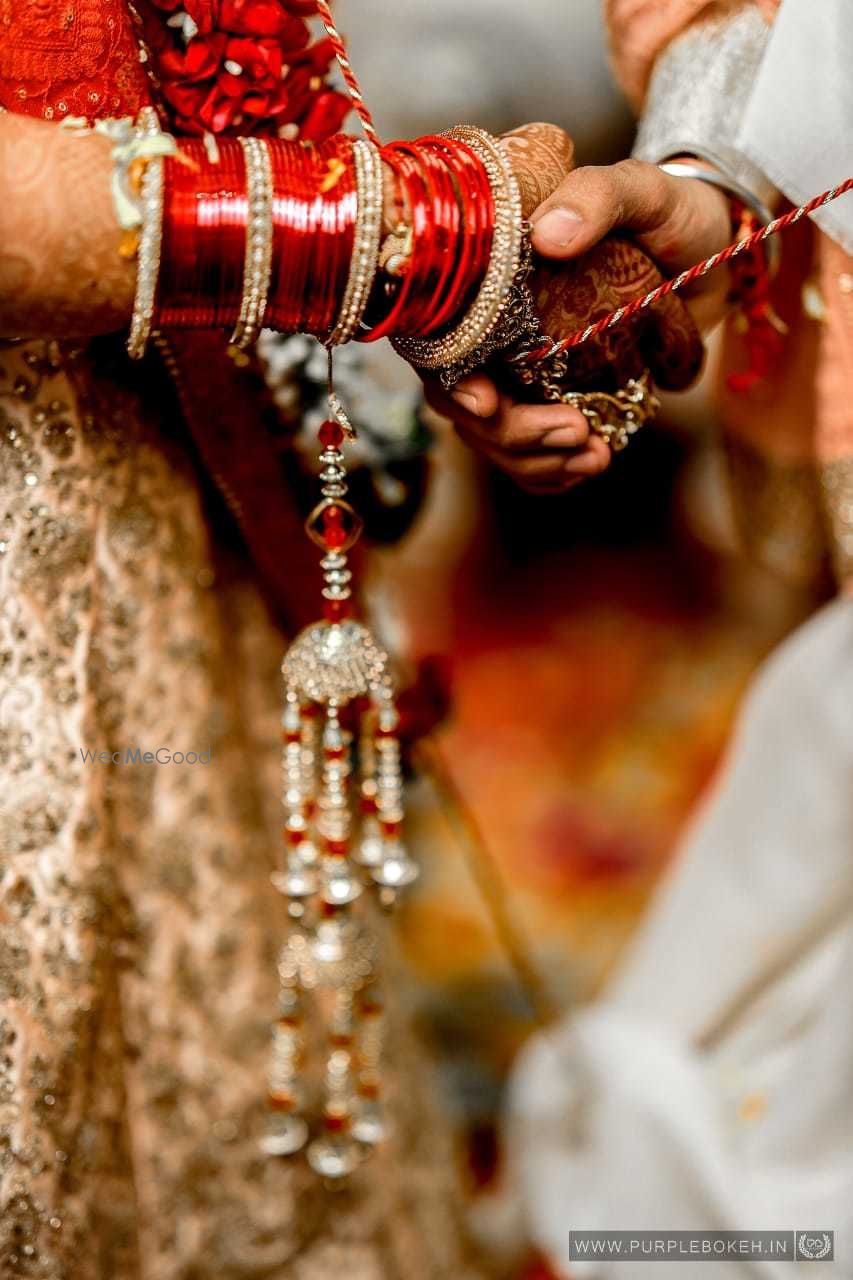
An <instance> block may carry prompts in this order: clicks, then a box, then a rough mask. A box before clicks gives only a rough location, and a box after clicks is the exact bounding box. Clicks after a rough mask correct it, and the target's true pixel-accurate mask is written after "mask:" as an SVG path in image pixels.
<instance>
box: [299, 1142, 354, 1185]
mask: <svg viewBox="0 0 853 1280" xmlns="http://www.w3.org/2000/svg"><path fill="white" fill-rule="evenodd" d="M308 1163H309V1164H310V1166H311V1168H312V1169H313V1170H314V1172H315V1173H316V1174H318V1175H319V1176H320V1177H321V1178H346V1177H347V1176H348V1175H349V1174H351V1173H354V1172H355V1170H356V1169H357V1168H358V1166H359V1164H360V1163H361V1151H360V1150H359V1146H358V1143H357V1142H356V1141H355V1140H354V1139H353V1138H350V1137H345V1136H341V1135H337V1134H336V1135H329V1136H328V1137H323V1138H316V1139H315V1141H314V1142H312V1143H311V1145H310V1147H309V1148H308Z"/></svg>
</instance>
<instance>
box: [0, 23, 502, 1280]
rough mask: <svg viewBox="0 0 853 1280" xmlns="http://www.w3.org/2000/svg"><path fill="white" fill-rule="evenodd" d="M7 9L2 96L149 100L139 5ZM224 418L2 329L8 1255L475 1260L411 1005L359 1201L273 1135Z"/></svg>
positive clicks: (291, 573)
mask: <svg viewBox="0 0 853 1280" xmlns="http://www.w3.org/2000/svg"><path fill="white" fill-rule="evenodd" d="M0 11H2V13H3V21H4V24H5V26H6V28H7V29H11V37H8V36H7V37H4V49H3V52H2V54H0V91H2V92H0V101H2V102H3V103H4V105H5V106H7V107H8V108H9V109H24V110H28V111H30V113H31V114H36V115H42V116H44V117H47V118H56V116H57V115H62V114H63V112H70V113H72V114H73V113H74V112H75V111H77V112H80V111H81V108H82V109H83V110H85V103H86V102H87V101H88V102H89V103H90V104H91V103H93V102H99V103H102V104H103V106H104V109H105V110H106V111H107V113H110V112H112V113H117V112H116V108H117V107H120V106H122V105H123V106H125V107H127V108H128V109H130V110H133V109H135V107H136V106H138V105H139V100H140V99H141V98H142V97H144V76H143V80H142V86H143V87H142V88H140V79H139V78H140V75H141V74H142V73H141V70H140V65H139V62H138V59H137V57H136V46H135V43H134V41H133V38H132V34H131V29H130V19H129V17H128V14H127V13H126V11H125V9H124V6H123V5H122V4H120V3H118V2H117V0H115V2H111V3H110V4H107V5H105V4H98V3H95V0H85V2H82V0H81V3H80V4H79V5H78V6H77V7H76V8H74V9H68V10H67V11H66V10H65V9H64V7H63V6H60V5H50V4H48V5H44V4H42V5H40V6H34V5H33V6H23V7H22V9H21V10H15V12H13V11H12V10H11V9H10V11H9V12H6V7H5V6H0ZM16 15H17V16H16ZM15 22H17V23H18V26H17V28H16V27H15ZM10 24H11V28H10ZM16 41H17V43H16ZM16 59H17V62H16ZM51 67H52V68H53V70H54V73H55V74H53V75H52V76H51V75H49V74H48V72H49V71H50V69H51ZM22 68H25V69H24V70H22ZM93 86H97V87H93ZM92 94H95V95H96V97H95V98H94V99H93V98H92V97H91V95H92ZM215 425H216V424H215V423H214V422H213V421H211V423H210V435H209V436H208V437H207V438H206V442H205V441H202V442H201V443H199V441H198V439H196V440H194V439H193V438H192V435H191V434H190V432H189V431H187V429H186V428H185V426H184V424H183V421H182V419H181V415H180V414H179V413H178V411H177V409H176V407H175V400H174V397H173V395H172V392H171V391H170V390H169V389H168V380H167V379H164V380H163V383H162V385H161V382H160V381H158V379H157V377H153V376H152V372H151V369H147V370H144V371H143V373H142V375H139V374H135V375H134V374H132V373H131V371H130V369H129V366H128V364H127V362H126V360H125V358H124V355H123V352H121V349H120V343H114V342H113V341H112V340H110V339H98V340H96V341H94V342H92V343H88V344H86V343H83V344H81V343H77V344H74V343H70V342H65V341H62V335H58V337H57V339H56V340H54V339H52V338H45V339H43V340H41V339H40V340H37V341H36V340H27V341H4V342H2V343H0V592H2V594H1V595H0V769H2V775H1V776H0V833H2V835H1V838H0V889H2V898H0V1275H2V1276H3V1277H12V1276H15V1277H19V1276H20V1277H24V1276H26V1277H39V1278H44V1280H72V1278H73V1280H142V1278H144V1280H179V1278H180V1280H203V1278H204V1277H210V1278H211V1280H213V1277H216V1280H229V1278H230V1280H237V1278H238V1277H240V1278H242V1277H258V1278H260V1277H265V1278H269V1280H284V1278H287V1280H291V1278H292V1280H315V1278H316V1280H326V1278H327V1277H330V1276H332V1275H336V1274H338V1273H341V1272H344V1271H345V1272H346V1274H347V1275H348V1276H349V1277H351V1278H352V1280H386V1278H389V1277H401V1278H402V1277H405V1280H419V1278H421V1277H423V1280H438V1278H444V1277H451V1276H452V1277H453V1278H454V1280H457V1278H458V1280H462V1278H463V1277H467V1276H473V1275H475V1274H480V1272H479V1270H478V1269H477V1267H476V1265H475V1264H474V1263H473V1262H471V1260H470V1259H469V1258H468V1256H467V1254H466V1246H465V1244H464V1241H463V1235H462V1232H461V1230H460V1222H459V1212H458V1201H457V1196H456V1193H455V1187H454V1183H453V1173H452V1156H451V1153H450V1151H449V1149H448V1148H447V1146H446V1144H445V1141H444V1136H443V1132H442V1128H441V1125H440V1123H438V1124H437V1123H436V1120H435V1117H434V1115H433V1113H432V1110H431V1107H432V1103H431V1100H430V1099H429V1097H428V1096H427V1094H428V1088H427V1085H426V1081H425V1078H424V1067H423V1063H422V1062H421V1061H417V1062H415V1061H413V1060H414V1058H415V1056H416V1047H415V1044H414V1042H413V1041H412V1040H411V1038H410V1035H409V1033H408V1032H407V1031H406V1030H405V1029H404V1026H403V1018H402V1015H401V1014H400V1011H399V1010H397V1011H395V1010H394V1008H393V1007H392V1008H391V1010H390V1011H389V1012H390V1017H389V1021H390V1024H391V1025H390V1038H391V1046H390V1055H389V1056H390V1059H391V1063H392V1066H391V1070H390V1072H389V1074H390V1077H391V1078H390V1082H389V1083H390V1095H391V1096H390V1100H389V1101H390V1112H391V1116H392V1122H393V1134H392V1137H391V1138H390V1140H389V1142H388V1144H387V1146H386V1147H385V1148H384V1149H383V1150H382V1151H381V1152H380V1153H377V1154H376V1155H375V1156H374V1157H373V1158H372V1159H371V1160H370V1161H369V1162H367V1163H366V1165H365V1166H364V1168H363V1169H362V1170H361V1171H360V1172H359V1173H358V1174H357V1175H356V1176H355V1177H354V1178H353V1180H352V1182H351V1184H350V1185H349V1186H348V1187H347V1188H346V1189H345V1190H342V1191H340V1192H338V1193H337V1194H329V1193H328V1191H326V1190H325V1189H324V1188H323V1187H322V1186H321V1185H320V1184H319V1183H318V1181H317V1179H316V1178H315V1177H314V1175H313V1174H310V1173H309V1172H308V1170H307V1167H306V1166H305V1164H304V1162H302V1161H299V1160H297V1161H295V1162H293V1163H288V1162H285V1161H277V1160H274V1159H270V1158H269V1157H266V1156H264V1155H262V1154H261V1152H260V1149H259V1146H258V1137H259V1135H260V1133H261V1132H262V1124H263V1118H264V1109H263V1089H264V1080H265V1072H266V1066H267V1053H268V1044H269V1019H270V1016H271V1014H272V1013H274V1010H275V1007H276V996H277V975H276V965H275V958H276V952H277V948H278V946H279V944H280V942H281V939H282V935H283V930H284V923H285V915H284V911H283V908H282V904H281V900H280V898H279V897H278V895H277V894H276V893H275V892H274V890H272V888H271V886H270V883H269V877H270V872H271V871H272V870H273V869H274V865H275V858H276V852H277V848H278V843H279V840H280V831H279V828H280V808H279V790H280V776H279V770H280V748H279V709H280V674H279V663H280V660H281V654H282V651H283V647H284V644H285V637H284V634H283V631H282V629H281V627H280V626H279V625H278V624H277V623H276V622H275V621H274V620H273V616H274V615H273V611H272V610H271V609H270V607H269V601H270V600H271V599H272V600H275V591H274V590H272V591H270V590H267V591H266V592H265V593H262V589H261V585H260V575H259V573H258V570H257V565H256V564H255V563H253V561H252V558H251V557H250V556H249V555H248V554H247V552H246V551H245V550H244V547H243V543H242V541H241V540H240V539H239V538H237V537H235V536H234V532H233V530H232V529H231V526H230V524H229V521H228V519H227V518H226V516H225V514H223V512H224V507H223V504H222V496H221V492H220V491H219V490H218V489H217V486H216V485H214V484H213V483H212V481H211V480H210V478H209V476H208V473H207V471H206V469H205V468H204V467H203V466H202V465H201V462H200V458H199V452H201V453H202V454H205V450H206V449H212V450H213V453H214V454H216V456H218V457H220V458H221V457H222V456H223V453H222V441H221V440H220V442H219V445H218V446H217V445H216V443H215V430H214V427H215ZM242 425H243V424H242V423H241V426H242ZM246 438H249V437H244V438H243V443H242V444H241V449H242V452H243V454H247V455H251V453H252V451H251V450H249V449H246V447H245V439H246ZM232 443H233V441H232ZM217 448H218V449H219V453H218V454H217ZM260 448H261V442H260V439H259V440H258V449H259V450H260ZM225 452H226V453H227V447H226V448H225ZM261 452H262V451H261ZM232 453H233V450H232ZM205 461H207V462H210V461H211V458H210V456H206V457H205ZM261 465H263V464H261ZM219 478H220V479H221V477H219ZM245 479H246V477H245V475H244V476H243V480H242V481H241V483H243V487H244V489H245ZM238 480H239V476H238ZM222 488H223V489H224V490H225V491H226V492H227V493H231V492H232V491H231V490H230V489H229V488H228V486H227V485H225V486H222ZM282 501H283V500H279V501H277V503H276V506H277V507H281V506H282ZM235 505H236V504H235ZM256 514H257V513H256ZM279 516H280V517H281V518H282V519H284V521H285V523H284V525H283V526H282V525H281V523H278V524H276V525H268V526H267V527H266V528H264V527H263V526H258V524H257V522H256V524H255V529H254V534H252V533H251V532H249V533H248V534H247V541H248V543H249V544H250V546H251V545H252V543H253V541H254V544H255V546H263V545H266V546H267V548H268V551H269V549H270V540H271V538H273V541H272V552H273V554H272V555H268V561H269V563H268V565H267V568H268V569H269V570H270V574H268V575H267V578H268V581H267V587H268V588H269V586H270V581H269V579H270V575H271V576H272V577H273V578H274V577H275V574H276V572H278V574H279V578H280V579H281V580H284V581H285V582H286V581H287V580H288V579H290V578H291V577H292V578H293V579H294V580H296V579H298V576H299V567H298V564H297V553H296V549H295V548H294V549H293V555H292V560H291V547H290V545H289V544H288V542H287V540H286V538H283V540H282V541H280V542H276V541H275V539H274V537H273V534H274V533H275V530H276V529H277V530H278V531H279V534H280V530H281V529H282V528H287V527H289V526H288V524H287V517H286V513H284V515H282V513H281V512H279V513H278V515H277V517H276V518H277V519H278V517H279ZM298 524H299V521H298V519H297V520H295V521H294V520H292V519H291V525H292V526H293V527H298ZM271 530H272V531H273V533H272V534H271V532H270V531H271ZM274 585H275V584H274V583H273V587H274ZM297 594H298V592H297ZM137 748H138V749H141V750H142V751H154V752H156V751H158V750H159V749H162V753H167V754H168V753H187V752H198V753H202V754H203V753H206V752H208V751H209V753H210V762H209V763H207V764H205V763H186V762H180V761H178V762H175V761H173V760H172V761H169V762H164V763H158V764H153V765H144V764H139V763H131V762H128V761H127V758H126V756H125V755H124V754H123V753H124V752H125V751H126V750H127V749H130V750H131V751H134V750H135V749H137ZM100 752H106V753H110V754H111V753H113V752H118V753H119V756H117V757H116V759H117V761H118V762H117V763H113V762H112V761H110V762H108V763H103V762H102V761H101V760H98V759H95V760H92V758H91V756H88V757H87V755H86V753H100Z"/></svg>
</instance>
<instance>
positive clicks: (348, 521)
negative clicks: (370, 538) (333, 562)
mask: <svg viewBox="0 0 853 1280" xmlns="http://www.w3.org/2000/svg"><path fill="white" fill-rule="evenodd" d="M363 528H364V521H363V520H362V519H361V516H359V515H358V513H357V512H355V511H353V509H352V507H351V506H350V505H349V503H348V502H332V501H331V500H330V499H326V500H325V501H323V502H321V503H319V504H318V505H317V506H316V507H315V508H314V510H313V511H312V512H311V514H310V516H309V517H308V519H307V520H306V521H305V530H306V532H307V534H308V537H309V538H310V539H311V541H312V542H314V543H316V545H317V546H318V547H322V548H323V550H324V551H349V549H350V547H351V546H353V545H354V544H355V543H356V542H357V541H358V539H359V537H360V536H361V531H362V529H363Z"/></svg>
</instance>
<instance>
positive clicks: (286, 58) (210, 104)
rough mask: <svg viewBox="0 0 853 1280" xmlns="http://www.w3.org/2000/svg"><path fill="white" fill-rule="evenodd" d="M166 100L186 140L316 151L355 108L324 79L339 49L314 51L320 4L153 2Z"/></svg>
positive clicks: (153, 35)
mask: <svg viewBox="0 0 853 1280" xmlns="http://www.w3.org/2000/svg"><path fill="white" fill-rule="evenodd" d="M152 3H153V4H154V5H155V6H156V8H157V9H159V10H161V15H162V13H165V14H168V15H169V16H168V18H167V19H166V22H165V23H164V22H163V20H162V16H160V18H159V21H158V23H157V28H158V30H157V31H156V32H154V31H152V32H150V36H149V44H150V45H151V46H152V51H153V53H154V55H155V60H156V72H157V77H158V80H159V85H160V91H161V93H162V95H163V98H164V99H165V101H166V103H167V104H168V106H169V107H170V108H171V110H172V112H173V113H174V124H175V128H176V129H177V130H178V131H179V132H181V133H185V134H202V133H206V132H210V133H214V134H276V133H277V134H279V135H283V136H285V137H288V136H293V137H299V138H303V139H305V140H307V141H312V142H319V141H322V140H324V139H326V138H328V137H330V136H331V135H332V134H334V133H336V132H337V131H338V130H339V129H340V127H341V124H342V123H343V121H344V119H345V117H346V115H347V114H348V112H349V110H350V108H351V103H350V101H349V98H348V97H346V96H345V95H344V94H342V93H338V92H337V91H336V90H334V89H332V88H330V87H329V86H328V85H327V84H326V83H325V79H326V76H327V75H328V72H329V67H330V65H331V63H332V62H333V61H334V57H335V52H334V47H333V44H332V41H331V40H329V39H323V40H318V41H315V42H313V43H312V41H311V32H310V30H309V27H308V25H307V22H306V18H308V17H310V16H311V15H312V14H313V13H314V12H315V10H316V6H315V4H314V2H313V0H152Z"/></svg>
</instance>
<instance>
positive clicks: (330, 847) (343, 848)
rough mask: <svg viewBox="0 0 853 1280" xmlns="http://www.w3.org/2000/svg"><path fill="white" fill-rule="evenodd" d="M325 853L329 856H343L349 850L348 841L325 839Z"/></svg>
mask: <svg viewBox="0 0 853 1280" xmlns="http://www.w3.org/2000/svg"><path fill="white" fill-rule="evenodd" d="M325 845H326V853H328V855H329V857H331V858H345V857H346V856H347V852H348V851H349V843H348V841H346V840H328V839H327V840H326V842H325Z"/></svg>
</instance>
